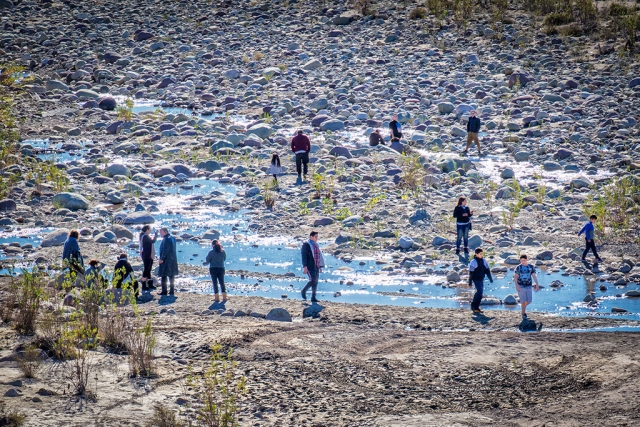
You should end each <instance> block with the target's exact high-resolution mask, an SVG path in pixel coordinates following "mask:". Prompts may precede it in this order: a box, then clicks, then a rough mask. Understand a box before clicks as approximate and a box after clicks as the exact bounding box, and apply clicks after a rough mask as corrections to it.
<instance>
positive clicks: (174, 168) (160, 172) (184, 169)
mask: <svg viewBox="0 0 640 427" xmlns="http://www.w3.org/2000/svg"><path fill="white" fill-rule="evenodd" d="M179 173H181V174H184V175H186V176H191V175H193V174H192V172H191V169H189V167H188V166H185V165H181V164H179V163H169V164H166V165H164V166H160V167H158V168H157V169H155V170H154V171H153V176H154V177H156V178H160V177H163V176H165V175H178V174H179Z"/></svg>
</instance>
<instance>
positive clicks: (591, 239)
mask: <svg viewBox="0 0 640 427" xmlns="http://www.w3.org/2000/svg"><path fill="white" fill-rule="evenodd" d="M597 219H598V217H597V216H595V215H591V216H590V217H589V222H587V223H586V224H585V225H584V227H582V230H580V231H579V232H578V236H580V235H581V234H582V233H584V238H585V243H586V247H585V248H584V252H582V260H583V261H585V260H586V258H587V254H588V253H589V250H592V251H593V256H595V257H596V262H602V259H601V258H600V257H599V256H598V251H597V250H596V240H595V232H596V228H595V226H594V225H593V224H595V223H596V220H597Z"/></svg>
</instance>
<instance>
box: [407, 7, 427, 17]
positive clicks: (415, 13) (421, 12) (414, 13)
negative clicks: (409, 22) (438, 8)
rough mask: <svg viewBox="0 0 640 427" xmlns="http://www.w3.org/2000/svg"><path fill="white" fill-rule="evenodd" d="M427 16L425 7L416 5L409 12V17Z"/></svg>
mask: <svg viewBox="0 0 640 427" xmlns="http://www.w3.org/2000/svg"><path fill="white" fill-rule="evenodd" d="M426 17H427V9H425V8H424V7H416V8H414V9H413V10H412V11H411V12H410V13H409V18H410V19H424V18H426Z"/></svg>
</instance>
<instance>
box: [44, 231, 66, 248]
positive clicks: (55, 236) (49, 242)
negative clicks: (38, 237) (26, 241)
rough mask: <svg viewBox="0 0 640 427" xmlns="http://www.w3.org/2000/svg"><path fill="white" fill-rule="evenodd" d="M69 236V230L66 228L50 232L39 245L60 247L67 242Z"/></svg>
mask: <svg viewBox="0 0 640 427" xmlns="http://www.w3.org/2000/svg"><path fill="white" fill-rule="evenodd" d="M68 236H69V230H68V229H66V228H60V229H58V230H55V231H52V232H51V233H49V234H47V235H46V236H45V238H44V239H42V243H40V247H43V248H50V247H52V246H62V245H64V242H65V241H66V240H67V237H68Z"/></svg>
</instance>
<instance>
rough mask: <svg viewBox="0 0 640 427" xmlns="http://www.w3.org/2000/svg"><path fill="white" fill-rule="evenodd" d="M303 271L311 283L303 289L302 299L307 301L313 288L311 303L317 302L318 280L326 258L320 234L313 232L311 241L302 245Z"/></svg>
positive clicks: (310, 237) (310, 236)
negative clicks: (321, 247) (323, 254)
mask: <svg viewBox="0 0 640 427" xmlns="http://www.w3.org/2000/svg"><path fill="white" fill-rule="evenodd" d="M301 252H302V270H303V272H304V274H306V275H307V277H309V282H308V283H307V285H306V286H305V287H304V288H303V289H302V299H303V300H305V301H306V300H307V290H309V288H311V302H317V301H318V300H317V299H316V290H317V289H318V279H319V278H320V272H322V268H323V267H324V258H323V257H322V251H321V250H320V246H319V245H318V232H317V231H312V232H311V234H309V240H308V241H306V242H304V243H303V244H302V250H301Z"/></svg>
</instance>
